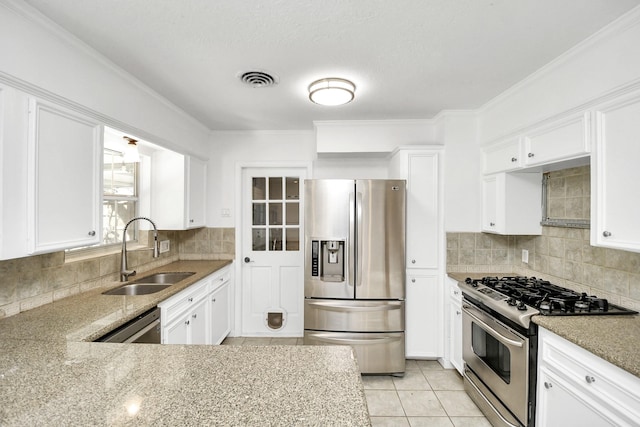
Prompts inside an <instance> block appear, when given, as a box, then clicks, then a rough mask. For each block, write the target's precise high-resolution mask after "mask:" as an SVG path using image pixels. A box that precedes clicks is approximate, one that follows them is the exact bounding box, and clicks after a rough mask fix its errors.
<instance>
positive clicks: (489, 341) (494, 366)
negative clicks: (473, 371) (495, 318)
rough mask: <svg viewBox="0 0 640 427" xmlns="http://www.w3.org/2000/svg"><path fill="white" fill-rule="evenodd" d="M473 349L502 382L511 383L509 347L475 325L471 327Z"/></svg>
mask: <svg viewBox="0 0 640 427" xmlns="http://www.w3.org/2000/svg"><path fill="white" fill-rule="evenodd" d="M471 347H472V348H473V352H474V353H475V355H476V356H478V357H479V358H480V359H482V361H483V362H484V363H486V365H487V366H488V367H489V368H491V370H492V371H493V372H495V373H496V374H497V375H498V376H499V377H500V378H502V381H504V382H505V383H507V384H510V383H511V352H510V351H509V348H508V347H507V346H505V345H504V344H502V343H501V342H500V341H498V340H497V339H495V338H494V337H492V336H491V335H489V334H488V333H487V332H486V331H485V330H484V329H482V328H481V327H480V326H478V325H477V324H475V323H473V324H472V325H471Z"/></svg>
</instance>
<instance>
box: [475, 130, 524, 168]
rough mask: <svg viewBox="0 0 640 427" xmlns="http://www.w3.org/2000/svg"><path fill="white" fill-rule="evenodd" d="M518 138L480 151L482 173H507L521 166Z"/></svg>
mask: <svg viewBox="0 0 640 427" xmlns="http://www.w3.org/2000/svg"><path fill="white" fill-rule="evenodd" d="M521 151H522V150H521V149H520V138H512V139H510V140H508V141H506V142H502V143H499V144H495V145H492V146H490V147H487V148H485V149H484V150H482V164H483V172H484V173H485V174H491V173H496V172H507V171H510V170H514V169H518V168H519V167H521V166H522V163H523V162H522V156H521Z"/></svg>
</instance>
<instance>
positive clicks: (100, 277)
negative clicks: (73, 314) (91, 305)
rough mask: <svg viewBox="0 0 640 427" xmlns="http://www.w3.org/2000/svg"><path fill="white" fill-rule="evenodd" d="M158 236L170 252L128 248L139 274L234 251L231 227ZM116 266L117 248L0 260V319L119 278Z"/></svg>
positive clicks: (144, 236) (144, 237)
mask: <svg viewBox="0 0 640 427" xmlns="http://www.w3.org/2000/svg"><path fill="white" fill-rule="evenodd" d="M147 239H148V232H141V233H140V241H141V243H144V242H145V241H146V240H147ZM159 239H160V240H165V239H169V240H170V241H171V248H170V251H169V252H167V253H164V254H160V258H157V259H154V258H152V256H151V251H149V250H142V251H130V252H128V257H127V259H128V263H129V267H130V268H135V269H136V270H137V271H138V273H144V272H145V271H149V270H152V269H154V268H158V267H160V266H162V265H165V264H169V263H171V262H174V261H177V260H181V259H182V260H195V259H198V260H200V259H212V260H214V259H215V260H217V259H233V258H234V256H235V229H233V228H201V229H196V230H186V231H160V232H159ZM119 271H120V252H119V251H118V253H114V254H110V255H104V256H95V257H87V258H85V259H79V260H75V261H69V262H65V253H64V252H55V253H51V254H45V255H37V256H32V257H26V258H18V259H12V260H6V261H0V318H2V317H7V316H12V315H14V314H17V313H19V312H21V311H25V310H29V309H31V308H34V307H38V306H40V305H44V304H47V303H50V302H53V301H56V300H59V299H62V298H65V297H67V296H70V295H75V294H78V293H80V292H84V291H87V290H90V289H93V288H96V287H99V286H103V285H106V284H110V283H112V282H115V281H117V280H119Z"/></svg>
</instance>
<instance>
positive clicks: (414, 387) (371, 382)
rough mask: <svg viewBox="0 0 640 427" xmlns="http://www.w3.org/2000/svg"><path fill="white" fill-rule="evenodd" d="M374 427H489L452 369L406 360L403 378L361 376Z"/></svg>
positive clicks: (270, 341)
mask: <svg viewBox="0 0 640 427" xmlns="http://www.w3.org/2000/svg"><path fill="white" fill-rule="evenodd" d="M223 344H229V345H302V338H243V337H230V338H227V339H225V340H224V342H223ZM362 382H363V384H364V393H365V396H366V398H367V405H368V407H369V415H370V418H371V424H372V426H373V427H382V426H408V427H423V426H429V427H491V424H490V423H489V422H488V421H487V419H486V418H485V417H484V416H483V415H482V413H481V412H480V410H479V409H478V408H477V406H476V405H475V404H474V403H473V401H471V399H470V398H469V396H467V393H466V392H465V391H464V388H463V385H462V377H461V376H460V375H459V374H458V372H457V371H455V370H453V369H444V368H443V367H442V366H441V365H440V364H439V363H438V362H437V361H435V360H407V365H406V372H405V375H404V377H402V378H400V377H392V376H386V375H364V376H363V377H362Z"/></svg>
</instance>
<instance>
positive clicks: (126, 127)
mask: <svg viewBox="0 0 640 427" xmlns="http://www.w3.org/2000/svg"><path fill="white" fill-rule="evenodd" d="M0 52H2V54H0V82H1V81H4V82H6V83H8V84H10V85H13V86H16V85H18V86H19V87H18V88H19V89H22V90H25V91H27V92H33V91H42V92H44V93H49V94H53V95H54V96H56V97H59V98H61V99H64V100H67V101H69V102H70V103H72V104H79V105H81V106H83V107H86V108H88V109H90V110H92V111H95V112H96V113H99V114H101V115H104V116H106V117H108V118H111V119H112V121H111V122H110V123H107V124H109V125H111V126H113V127H117V128H120V129H121V130H123V131H126V132H131V133H132V134H135V135H136V136H138V137H141V138H143V139H147V140H149V141H151V142H155V143H157V144H160V145H164V146H166V147H167V148H172V149H175V150H177V151H182V152H183V153H185V154H195V155H198V156H201V157H204V156H205V155H206V153H207V151H208V150H207V142H208V136H209V131H208V129H206V128H205V127H204V126H203V125H201V124H200V123H199V122H197V121H195V120H194V119H193V118H191V117H190V116H188V115H187V114H185V113H184V112H182V111H181V110H179V109H178V108H177V107H175V106H173V105H172V104H170V103H169V102H168V101H166V100H165V99H163V98H161V97H160V96H159V95H157V94H155V93H154V92H152V91H151V90H150V89H149V88H147V87H146V86H144V85H143V84H142V83H140V82H139V81H137V80H135V79H134V78H133V77H131V76H130V75H128V74H126V73H124V72H123V71H122V70H121V69H119V68H118V67H116V66H115V65H113V64H112V63H110V62H109V61H107V60H106V59H105V58H104V57H102V56H100V55H99V54H97V53H96V52H95V51H93V50H92V49H90V48H89V47H87V46H86V45H84V44H83V43H82V42H80V41H78V40H77V39H75V38H74V37H73V36H71V35H70V34H69V33H67V32H66V31H64V30H61V29H60V27H58V26H57V25H56V24H53V23H52V22H51V21H49V20H48V19H47V18H45V17H43V16H42V15H41V14H40V13H38V12H36V11H35V10H33V9H32V8H30V7H29V6H27V5H25V4H23V3H22V2H14V1H11V0H1V1H0Z"/></svg>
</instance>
